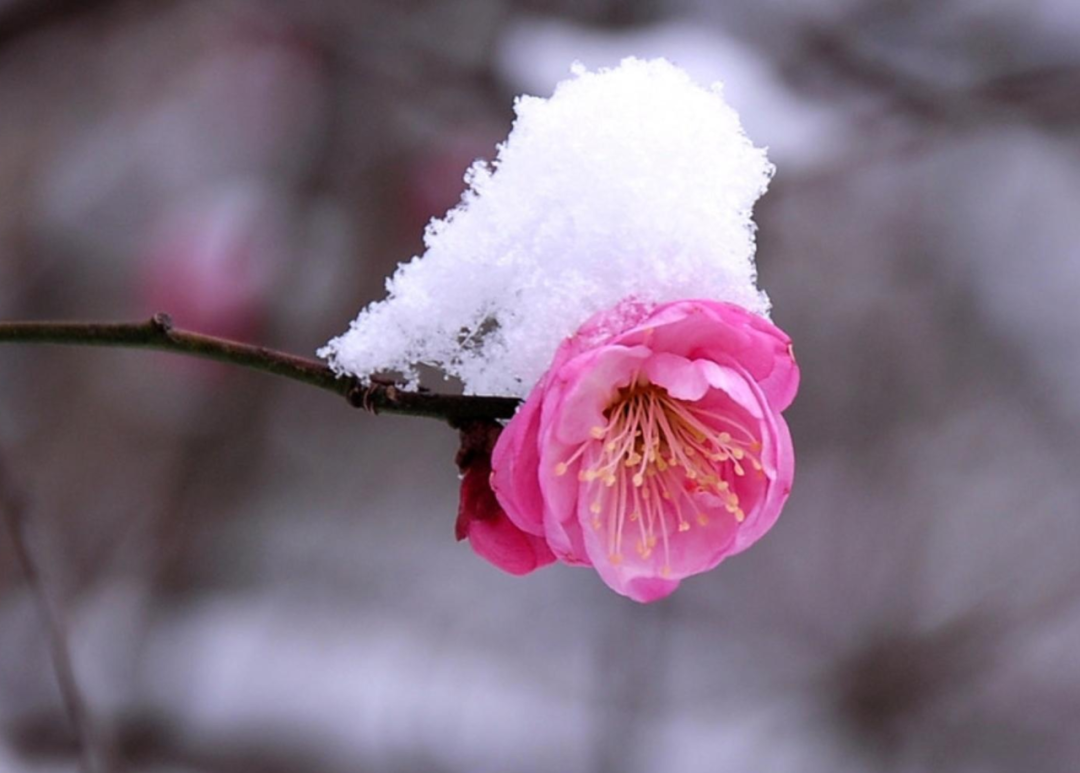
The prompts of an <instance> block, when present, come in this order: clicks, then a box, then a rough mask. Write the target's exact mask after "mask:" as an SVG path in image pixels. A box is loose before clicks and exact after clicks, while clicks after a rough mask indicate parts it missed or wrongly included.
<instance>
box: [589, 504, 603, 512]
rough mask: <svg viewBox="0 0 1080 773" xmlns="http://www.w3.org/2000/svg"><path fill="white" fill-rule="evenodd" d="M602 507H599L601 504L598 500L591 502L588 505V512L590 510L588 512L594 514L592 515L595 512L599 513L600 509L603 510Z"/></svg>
mask: <svg viewBox="0 0 1080 773" xmlns="http://www.w3.org/2000/svg"><path fill="white" fill-rule="evenodd" d="M603 509H604V508H603V507H601V505H600V502H599V501H597V502H593V503H592V504H591V505H589V512H590V513H592V514H594V515H597V514H599V513H600V511H601V510H603Z"/></svg>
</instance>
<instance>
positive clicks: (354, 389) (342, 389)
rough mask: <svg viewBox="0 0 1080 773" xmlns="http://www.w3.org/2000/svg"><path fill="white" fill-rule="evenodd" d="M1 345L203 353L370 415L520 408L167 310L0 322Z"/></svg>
mask: <svg viewBox="0 0 1080 773" xmlns="http://www.w3.org/2000/svg"><path fill="white" fill-rule="evenodd" d="M0 343H37V344H69V345H75V346H114V347H122V348H136V349H159V350H161V351H166V352H173V353H176V354H185V355H188V356H192V357H203V358H206V359H211V360H218V361H220V362H227V363H230V364H232V365H239V366H242V367H245V368H253V369H255V370H261V371H263V372H264V373H272V374H274V375H276V376H284V377H285V378H289V379H292V380H294V381H299V382H301V383H304V384H309V385H311V386H315V387H319V388H320V389H325V390H327V391H330V392H335V393H337V394H339V395H342V396H343V397H345V399H346V400H348V401H349V404H350V405H352V406H354V407H356V408H364V409H366V410H368V411H371V412H372V413H397V414H403V415H407V416H425V417H428V418H434V419H443V420H445V421H448V422H450V423H451V424H453V425H455V426H457V425H460V424H461V423H462V422H468V421H475V420H482V419H508V418H510V417H511V416H513V415H514V411H515V410H516V409H517V406H518V400H516V399H514V398H510V397H477V396H468V397H466V396H458V395H441V394H435V393H432V392H412V391H408V390H405V389H401V388H400V387H397V386H395V385H394V384H391V383H386V382H382V381H375V382H373V383H371V384H361V383H360V382H359V381H357V380H356V379H354V378H350V377H347V376H346V377H339V376H338V375H337V374H335V373H334V371H332V370H331V369H330V368H329V367H327V366H326V365H324V364H323V363H321V362H319V361H318V360H311V359H308V358H306V357H298V356H297V355H295V354H287V353H285V352H279V351H276V350H274V349H268V348H266V347H265V346H253V345H251V344H245V343H240V342H239V341H230V340H228V339H225V338H216V337H214V336H208V335H204V334H202V333H195V332H192V331H189V330H181V329H179V328H174V327H173V324H172V320H171V319H170V318H169V315H167V314H155V315H154V316H153V317H151V318H150V319H149V320H146V321H144V322H0Z"/></svg>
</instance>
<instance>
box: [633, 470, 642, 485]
mask: <svg viewBox="0 0 1080 773" xmlns="http://www.w3.org/2000/svg"><path fill="white" fill-rule="evenodd" d="M634 485H635V486H637V487H639V488H640V487H641V486H644V485H645V476H644V475H642V474H641V473H640V472H639V473H636V474H635V475H634Z"/></svg>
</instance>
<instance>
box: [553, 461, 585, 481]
mask: <svg viewBox="0 0 1080 773" xmlns="http://www.w3.org/2000/svg"><path fill="white" fill-rule="evenodd" d="M567 469H568V468H567V466H566V462H559V463H558V464H556V465H555V474H556V475H565V474H566V470H567ZM578 477H580V476H578Z"/></svg>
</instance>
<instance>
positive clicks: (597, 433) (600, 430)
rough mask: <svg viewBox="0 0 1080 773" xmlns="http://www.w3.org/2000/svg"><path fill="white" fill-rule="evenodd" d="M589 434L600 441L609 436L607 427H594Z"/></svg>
mask: <svg viewBox="0 0 1080 773" xmlns="http://www.w3.org/2000/svg"><path fill="white" fill-rule="evenodd" d="M589 434H590V435H592V436H593V437H594V438H596V439H597V440H599V439H600V438H602V437H603V436H604V435H606V434H607V428H606V427H593V428H592V429H591V430H589Z"/></svg>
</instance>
